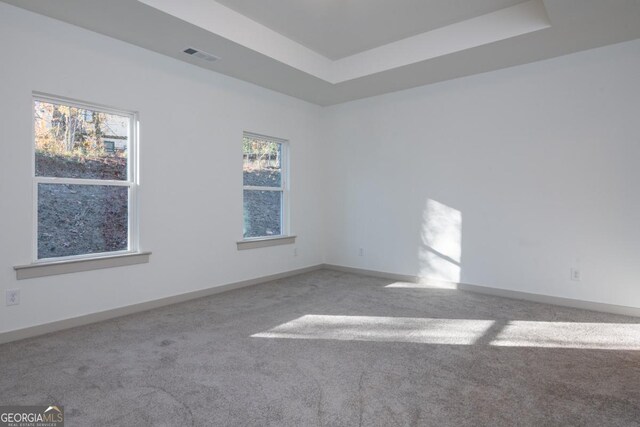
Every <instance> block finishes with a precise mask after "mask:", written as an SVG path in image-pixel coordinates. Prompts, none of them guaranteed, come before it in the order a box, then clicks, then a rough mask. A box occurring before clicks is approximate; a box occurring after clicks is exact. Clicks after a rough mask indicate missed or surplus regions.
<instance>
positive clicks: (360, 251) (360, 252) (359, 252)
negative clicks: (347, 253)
mask: <svg viewBox="0 0 640 427" xmlns="http://www.w3.org/2000/svg"><path fill="white" fill-rule="evenodd" d="M358 256H364V248H360V249H358Z"/></svg>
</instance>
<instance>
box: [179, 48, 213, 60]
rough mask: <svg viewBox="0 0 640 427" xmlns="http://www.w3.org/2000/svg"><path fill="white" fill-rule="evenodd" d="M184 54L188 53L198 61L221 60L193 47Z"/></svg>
mask: <svg viewBox="0 0 640 427" xmlns="http://www.w3.org/2000/svg"><path fill="white" fill-rule="evenodd" d="M183 52H184V53H186V54H187V55H191V56H193V57H195V58H198V59H204V60H205V61H208V62H213V61H215V60H217V59H220V58H218V57H217V56H214V55H211V54H210V53H207V52H203V51H201V50H198V49H194V48H192V47H189V48H187V49H185V50H184V51H183Z"/></svg>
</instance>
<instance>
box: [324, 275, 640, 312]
mask: <svg viewBox="0 0 640 427" xmlns="http://www.w3.org/2000/svg"><path fill="white" fill-rule="evenodd" d="M323 267H324V268H326V269H329V270H335V271H341V272H344V273H354V274H362V275H365V276H372V277H378V278H381V279H389V280H396V281H398V282H408V283H421V282H425V281H426V282H428V283H434V284H441V285H443V286H445V287H448V288H455V289H459V290H462V291H468V292H475V293H480V294H485V295H493V296H498V297H503V298H511V299H519V300H525V301H533V302H540V303H543V304H552V305H558V306H562V307H571V308H579V309H582V310H591V311H599V312H602V313H610V314H621V315H624V316H635V317H640V308H638V307H629V306H625V305H616V304H607V303H601V302H593V301H583V300H577V299H571V298H563V297H555V296H550V295H542V294H533V293H529V292H522V291H512V290H508V289H500V288H492V287H488V286H480V285H472V284H469V283H454V282H437V281H433V280H425V279H424V278H422V277H419V276H410V275H404V274H396V273H388V272H384V271H375V270H366V269H362V268H354V267H346V266H342V265H333V264H324V265H323Z"/></svg>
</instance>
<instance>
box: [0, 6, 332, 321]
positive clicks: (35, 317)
mask: <svg viewBox="0 0 640 427" xmlns="http://www.w3.org/2000/svg"><path fill="white" fill-rule="evenodd" d="M0 52H2V58H1V59H0V148H1V150H2V154H1V155H0V204H1V206H0V216H1V217H0V242H1V245H0V292H2V300H1V303H0V332H2V331H9V330H15V329H19V328H24V327H28V326H32V325H37V324H42V323H47V322H51V321H55V320H60V319H66V318H69V317H74V316H78V315H82V314H87V313H93V312H97V311H101V310H106V309H110V308H115V307H121V306H126V305H129V304H134V303H138V302H143V301H148V300H153V299H158V298H162V297H165V296H170V295H176V294H180V293H184V292H188V291H193V290H197V289H202V288H208V287H211V286H215V285H220V284H226V283H230V282H235V281H239V280H244V279H249V278H254V277H261V276H264V275H269V274H274V273H278V272H282V271H288V270H293V269H296V268H301V267H306V266H309V265H316V264H319V263H321V262H322V261H323V259H322V256H323V253H322V247H323V241H322V236H323V234H322V228H321V222H322V216H321V213H320V212H319V209H318V206H319V203H320V199H319V197H318V195H319V194H320V191H321V185H322V181H321V179H320V177H321V172H322V170H321V167H322V165H321V164H319V162H317V156H318V153H319V152H320V149H321V146H322V144H321V138H320V131H321V119H320V108H319V107H317V106H314V105H311V104H308V103H305V102H302V101H298V100H295V99H293V98H289V97H287V96H284V95H280V94H276V93H274V92H271V91H268V90H265V89H262V88H259V87H257V86H253V85H251V84H248V83H244V82H240V81H237V80H234V79H231V78H228V77H225V76H222V75H218V74H215V73H212V72H209V71H206V70H203V69H199V68H197V67H194V66H191V65H188V64H186V63H182V62H179V61H176V60H173V59H170V58H167V57H164V56H161V55H158V54H155V53H152V52H149V51H146V50H144V49H141V48H137V47H134V46H132V45H128V44H126V43H122V42H119V41H116V40H113V39H110V38H107V37H104V36H100V35H97V34H95V33H91V32H88V31H85V30H81V29H79V28H77V27H73V26H70V25H67V24H63V23H60V22H58V21H54V20H51V19H48V18H44V17H42V16H39V15H35V14H32V13H29V12H26V11H23V10H20V9H17V8H14V7H12V6H8V5H6V4H4V3H0ZM32 91H41V92H46V93H51V94H56V95H60V96H65V97H69V98H74V99H79V100H86V101H89V102H94V103H98V104H104V105H111V106H114V107H119V108H122V109H127V110H136V111H138V112H139V114H140V121H141V191H140V216H141V221H140V222H141V230H140V232H141V242H142V249H143V250H150V251H153V255H152V257H151V262H150V263H149V264H146V265H139V266H133V267H122V268H114V269H109V270H98V271H93V272H87V273H77V274H69V275H64V276H53V277H48V278H42V279H32V280H24V281H20V282H18V281H16V279H15V273H14V271H13V266H14V265H21V264H28V263H30V262H31V253H32V252H31V250H32V249H31V241H32V237H31V235H32V220H33V218H32V178H31V164H32V162H33V159H32V154H31V146H32V140H31V132H32V130H31V128H32V119H31V117H32V110H31V109H32V105H31V102H32V101H31V93H32ZM243 130H248V131H252V132H257V133H263V134H267V135H273V136H277V137H281V138H287V139H290V141H291V165H292V167H291V203H292V213H293V214H292V217H291V222H292V231H293V232H295V233H296V234H297V235H298V236H299V237H298V242H297V244H296V246H297V247H298V251H299V255H298V256H297V257H294V256H293V247H292V246H289V245H287V246H279V247H272V248H266V249H259V250H248V251H241V252H238V251H237V250H236V245H235V242H236V240H238V239H239V238H241V236H242V153H241V141H242V131H243ZM12 288H19V289H20V290H21V297H22V302H21V304H20V305H18V306H11V307H6V306H5V304H4V290H5V289H12Z"/></svg>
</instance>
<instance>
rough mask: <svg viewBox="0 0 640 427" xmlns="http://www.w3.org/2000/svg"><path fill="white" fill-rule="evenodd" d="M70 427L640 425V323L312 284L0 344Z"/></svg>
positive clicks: (358, 280)
mask: <svg viewBox="0 0 640 427" xmlns="http://www.w3.org/2000/svg"><path fill="white" fill-rule="evenodd" d="M0 361H1V365H0V366H1V367H0V370H1V375H0V404H2V405H5V404H51V403H59V404H61V405H64V407H65V412H66V425H67V426H94V425H96V426H98V425H104V426H107V425H108V426H112V425H133V426H144V425H167V426H183V425H184V426H189V425H196V426H205V425H207V426H227V425H229V426H316V425H317V426H325V425H326V426H357V425H366V426H385V427H386V426H414V425H420V426H568V425H572V426H640V319H638V318H631V317H623V316H614V315H607V314H600V313H593V312H588V311H582V310H576V309H569V308H561V307H556V306H550V305H544V304H536V303H529V302H522V301H516V300H510V299H503V298H497V297H492V296H485V295H479V294H474V293H468V292H462V291H457V290H446V289H434V288H426V287H422V288H420V287H416V286H414V285H402V284H394V283H392V281H388V280H383V279H375V278H369V277H363V276H358V275H353V274H345V273H339V272H335V271H328V270H321V271H317V272H313V273H309V274H305V275H301V276H297V277H293V278H289V279H285V280H280V281H276V282H271V283H268V284H263V285H258V286H255V287H251V288H244V289H240V290H236V291H232V292H227V293H224V294H219V295H215V296H212V297H208V298H203V299H199V300H196V301H192V302H187V303H183V304H178V305H173V306H170V307H165V308H161V309H157V310H153V311H148V312H145V313H140V314H136V315H132V316H127V317H123V318H119V319H115V320H111V321H107V322H102V323H98V324H94V325H89V326H85V327H80V328H75V329H71V330H67V331H63V332H59V333H55V334H51V335H47V336H43V337H39V338H34V339H29V340H25V341H21V342H17V343H11V344H6V345H3V346H0Z"/></svg>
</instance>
